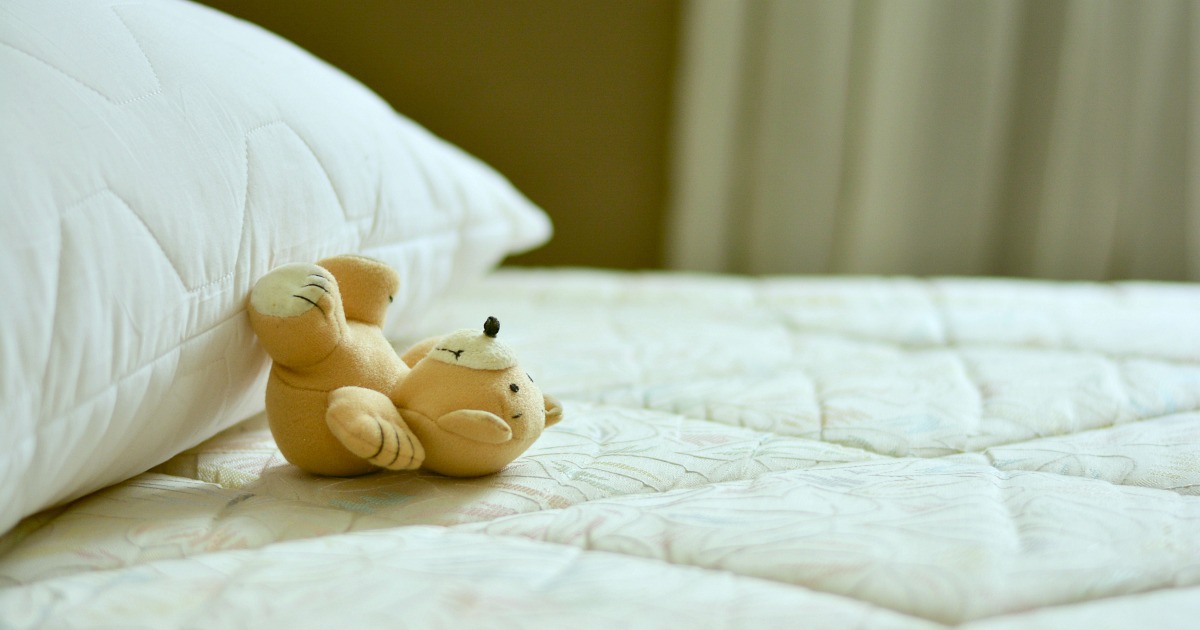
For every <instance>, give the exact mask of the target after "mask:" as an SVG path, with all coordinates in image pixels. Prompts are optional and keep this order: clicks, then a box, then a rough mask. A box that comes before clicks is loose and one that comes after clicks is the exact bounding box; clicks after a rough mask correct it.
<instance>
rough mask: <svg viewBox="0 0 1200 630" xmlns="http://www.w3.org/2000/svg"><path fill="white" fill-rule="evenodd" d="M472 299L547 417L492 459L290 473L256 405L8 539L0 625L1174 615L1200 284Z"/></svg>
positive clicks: (549, 291) (585, 289) (1199, 445)
mask: <svg viewBox="0 0 1200 630" xmlns="http://www.w3.org/2000/svg"><path fill="white" fill-rule="evenodd" d="M487 315H496V316H497V317H499V318H500V319H501V320H502V321H503V322H504V334H505V335H506V337H507V339H506V340H507V341H508V342H509V343H511V344H512V345H513V346H514V347H515V348H516V349H517V350H518V352H519V353H520V354H521V356H522V360H523V362H524V363H525V364H526V365H528V366H529V367H530V368H531V372H532V373H533V376H534V378H535V379H537V380H538V383H539V384H540V385H541V386H542V388H543V389H544V390H545V391H548V392H551V393H554V394H555V395H557V396H559V397H560V398H562V399H563V401H564V403H565V405H566V414H567V415H566V416H565V418H564V420H563V422H562V423H560V424H559V425H557V426H555V427H552V428H551V429H549V430H548V431H547V432H546V433H545V435H544V436H543V437H542V438H541V440H539V442H538V443H536V444H535V445H534V446H533V448H531V449H530V450H529V452H528V453H527V454H526V455H524V456H522V457H521V458H520V459H518V460H517V461H516V462H514V463H513V464H512V465H510V466H509V467H508V468H507V469H505V470H504V471H502V472H501V473H500V474H498V475H495V476H492V477H485V478H480V479H465V480H464V479H448V478H443V477H440V476H437V475H433V474H427V473H378V474H374V475H368V476H365V477H359V478H353V479H332V478H320V477H314V476H311V475H307V474H304V473H302V472H300V471H298V470H297V469H295V468H294V467H292V466H290V465H288V464H287V463H286V462H285V461H284V460H283V459H282V458H281V456H280V455H279V452H278V450H277V449H276V448H275V446H274V442H273V441H272V439H271V436H270V433H269V431H268V430H267V429H266V426H265V422H264V420H263V419H262V418H261V417H257V418H252V419H250V420H248V421H247V422H245V423H243V424H242V425H239V426H237V427H234V428H233V429H230V430H228V431H226V432H225V433H222V434H220V435H218V436H217V437H215V438H213V439H211V440H209V441H208V442H205V443H204V444H201V445H199V446H197V447H196V448H193V449H191V450H189V451H187V452H184V453H181V454H179V455H178V456H176V457H175V458H173V459H171V460H170V461H168V462H165V463H164V464H162V465H160V466H158V467H157V468H155V469H154V470H152V471H149V472H147V473H145V474H143V475H140V476H138V477H135V478H133V479H130V480H128V481H126V482H124V483H121V484H118V485H116V486H113V487H110V488H107V489H105V490H103V491H100V492H97V493H95V494H93V495H90V496H88V497H85V498H83V499H81V500H79V501H76V502H75V503H72V504H70V505H68V506H65V507H61V508H57V509H55V510H51V511H49V512H46V513H43V514H39V515H36V516H34V517H31V518H29V519H27V520H26V521H24V522H23V523H21V524H20V525H19V526H18V527H17V528H16V529H14V530H13V531H11V532H9V533H8V534H7V535H5V536H4V537H3V538H0V611H4V612H3V613H0V620H5V621H9V622H11V625H13V626H14V627H26V626H36V625H38V623H41V622H42V621H39V620H45V619H57V620H63V619H68V618H70V615H73V614H77V613H78V612H79V611H90V614H96V615H101V617H98V618H112V619H127V620H129V622H130V623H129V625H130V627H137V626H138V624H139V623H142V622H141V621H138V620H139V619H143V618H144V620H145V622H144V623H143V624H142V625H145V626H146V627H157V626H156V623H155V622H163V623H164V624H166V625H175V622H176V621H180V620H183V622H186V624H192V625H212V624H217V625H221V624H222V620H223V619H224V618H223V617H222V615H225V614H226V613H224V612H219V609H220V608H223V607H226V606H232V607H233V608H232V610H235V611H238V612H237V617H236V618H237V619H238V620H239V622H238V624H235V625H249V626H253V625H254V624H253V623H252V622H253V620H255V619H258V620H267V619H270V620H277V619H287V618H289V616H293V617H294V618H295V619H296V620H298V621H304V622H305V623H306V624H307V625H320V620H322V619H324V620H328V621H335V620H342V619H343V617H341V616H339V615H348V616H346V617H344V618H345V619H357V620H359V621H362V622H365V623H377V624H382V623H384V622H385V621H386V619H387V611H388V610H389V606H393V605H398V604H402V605H403V606H404V607H405V608H406V609H408V610H409V611H410V614H411V615H412V616H411V617H406V619H409V620H410V621H413V623H415V624H416V625H422V626H428V627H436V626H440V625H445V626H453V625H455V624H456V622H464V623H467V622H470V621H471V620H475V621H480V620H484V619H488V620H491V621H503V623H498V625H514V626H524V625H534V626H536V625H537V621H538V620H539V619H541V620H543V621H544V620H550V619H555V620H574V621H573V622H572V623H573V624H574V625H579V626H580V627H604V626H606V625H610V624H611V622H612V621H613V620H617V619H633V618H632V617H628V616H622V615H633V614H635V613H634V612H633V611H637V610H642V611H643V612H642V613H640V616H638V617H637V618H636V619H637V620H640V621H643V622H645V625H646V626H647V627H663V626H664V625H665V626H678V625H680V624H683V625H686V626H688V627H744V626H747V625H755V626H762V627H794V623H795V622H796V620H797V619H798V617H797V615H799V614H800V613H799V612H798V611H804V614H805V615H809V617H807V619H808V620H809V621H811V622H813V624H815V627H913V628H924V627H940V626H943V625H957V624H966V627H980V628H984V627H997V628H999V627H1072V626H1074V625H1075V624H1082V623H1088V624H1090V625H1095V623H1096V622H1097V620H1099V621H1100V622H1104V623H1108V622H1117V625H1120V623H1119V622H1120V621H1121V620H1122V619H1124V620H1127V621H1130V622H1131V623H1133V622H1137V623H1138V624H1139V625H1141V624H1142V623H1145V622H1147V621H1146V620H1153V621H1155V622H1156V623H1157V625H1158V626H1159V627H1170V626H1173V625H1178V626H1179V627H1187V625H1188V621H1189V620H1192V621H1194V620H1195V619H1196V618H1200V617H1197V615H1200V590H1198V589H1200V534H1198V533H1200V496H1198V495H1200V287H1195V286H1186V285H1170V284H1136V283H1129V284H1118V285H1095V284H1056V283H1042V282H1032V281H1006V280H965V279H964V280H938V281H919V280H909V279H889V280H883V279H805V278H767V279H744V278H729V277H708V276H690V275H672V274H622V273H606V272H590V271H515V270H514V271H502V272H500V273H497V274H495V275H494V276H492V277H491V278H489V279H488V280H487V281H486V282H484V283H482V284H481V285H479V286H476V287H472V288H471V289H469V290H467V291H464V292H462V293H460V294H458V295H457V296H455V297H453V298H452V299H450V300H448V301H446V302H445V303H443V304H442V305H441V306H439V307H438V309H437V310H435V311H434V312H431V313H429V315H428V321H427V323H426V325H425V328H426V330H427V331H429V332H433V331H435V330H437V329H435V328H434V327H433V326H432V325H430V324H429V323H428V322H436V323H438V324H439V325H440V326H442V327H443V328H442V329H443V330H444V329H445V327H446V326H447V323H449V324H448V326H449V328H454V327H459V326H462V327H469V326H473V325H474V324H475V323H477V321H478V320H480V318H481V317H483V316H487ZM401 345H403V344H402V343H401ZM289 576H291V577H290V578H289ZM297 576H299V577H297ZM314 576H326V577H328V579H321V580H318V579H315V577H314ZM162 578H170V579H167V580H164V579H162ZM330 582H332V583H333V584H334V585H333V586H330V585H329V583H330ZM321 584H324V586H323V587H322V586H321ZM369 584H383V585H386V588H387V592H389V593H392V594H393V595H392V596H391V597H390V599H389V597H387V596H384V595H382V594H378V593H373V592H370V593H369V592H368V591H370V590H371V589H368V588H366V585H369ZM322 588H324V589H325V590H321V589H322ZM329 589H333V592H334V593H341V594H343V595H344V596H345V598H347V599H355V600H356V601H358V605H357V606H355V607H354V611H353V612H348V611H343V612H341V613H338V612H337V611H338V610H341V609H340V608H336V607H335V608H334V609H332V610H327V611H324V612H322V611H321V610H316V608H319V607H317V606H315V605H313V604H312V603H311V601H312V600H311V598H316V597H325V596H326V595H325V593H326V592H327V591H328V590H329ZM401 591H402V592H403V593H402V594H397V593H399V592H401ZM134 599H137V600H138V601H141V602H143V603H145V604H146V606H148V608H146V609H144V610H143V612H141V613H139V614H137V615H132V616H129V615H126V616H125V617H120V616H116V615H118V614H119V613H120V612H121V611H122V610H124V608H123V607H127V605H128V602H130V601H133V600H134ZM214 602H219V603H220V606H219V607H214V606H213V603H214ZM264 602H269V605H268V604H266V603H264ZM264 606H265V608H264ZM639 607H640V608H639ZM10 611H12V612H11V616H9V615H10ZM147 611H148V612H147ZM621 611H626V612H621ZM126 612H127V611H126ZM228 614H230V615H233V614H234V613H228ZM103 615H110V617H104V616H103ZM139 615H140V616H139ZM272 615H274V616H272ZM322 615H326V616H322ZM487 615H494V616H492V617H489V616H487ZM1189 615H1190V616H1189ZM230 618H232V617H230ZM1088 620H1091V621H1088ZM606 621H607V623H606ZM243 622H245V623H243ZM685 622H686V623H685ZM186 624H185V625H186ZM63 625H66V626H69V625H71V624H69V623H66V624H63ZM632 625H634V626H635V627H636V626H637V625H638V623H632ZM1109 625H1111V624H1109Z"/></svg>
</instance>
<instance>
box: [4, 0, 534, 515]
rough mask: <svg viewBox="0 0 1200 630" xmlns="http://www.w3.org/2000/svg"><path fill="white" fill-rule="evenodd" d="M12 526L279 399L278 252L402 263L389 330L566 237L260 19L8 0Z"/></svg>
mask: <svg viewBox="0 0 1200 630" xmlns="http://www.w3.org/2000/svg"><path fill="white" fill-rule="evenodd" d="M0 76H3V77H4V79H3V83H4V87H3V89H2V90H0V190H3V194H2V195H0V213H2V216H0V219H2V221H0V225H2V227H0V269H2V270H3V273H4V287H5V291H6V292H5V295H6V298H5V300H4V306H3V319H2V320H0V323H2V325H0V532H2V531H4V530H7V529H9V527H11V526H12V525H13V524H14V523H15V522H16V521H17V520H18V519H20V518H21V517H24V516H26V515H28V514H31V513H33V512H36V511H38V510H40V509H43V508H46V507H48V506H51V505H54V504H57V503H61V502H63V501H66V500H69V499H72V498H74V497H78V496H81V495H83V494H85V493H87V492H90V491H93V490H96V489H98V488H101V487H103V486H105V485H108V484H111V483H114V482H117V481H119V480H122V479H125V478H128V477H130V476H132V475H134V474H137V473H138V472H140V471H143V470H145V469H147V468H150V467H152V466H154V465H156V464H158V463H159V462H162V461H163V460H165V459H167V458H169V457H171V456H172V455H173V454H174V453H177V452H179V451H181V450H183V449H185V448H188V447H190V446H191V445H194V444H196V443H198V442H200V441H202V440H204V439H205V438H207V437H209V436H211V435H213V434H214V433H216V432H217V431H219V430H221V429H223V428H225V427H228V426H229V425H231V424H233V423H234V422H236V421H237V420H239V419H241V418H244V417H246V416H248V415H250V414H252V413H254V412H256V411H257V410H258V409H260V408H261V406H262V397H263V389H262V387H263V384H264V383H265V375H266V368H267V359H266V356H265V355H264V353H263V352H262V351H261V349H260V348H258V347H257V345H256V342H255V339H254V336H253V334H252V333H251V332H250V328H249V325H248V323H247V320H246V317H245V313H244V300H245V297H246V295H247V293H248V292H249V290H250V287H251V286H252V285H253V283H254V281H255V280H256V279H257V278H258V277H260V276H261V275H262V274H264V273H266V272H267V271H268V270H269V269H271V268H272V267H274V266H276V265H279V264H283V263H287V262H292V261H311V260H315V259H317V258H320V257H322V256H327V255H330V254H336V253H339V252H359V253H362V254H365V255H368V256H373V257H376V258H379V259H382V260H384V261H386V262H388V263H390V264H392V265H393V266H395V267H396V268H397V269H398V270H399V271H400V274H401V277H402V286H401V290H400V293H399V295H397V296H396V304H395V306H394V308H393V309H392V312H391V314H390V318H391V324H390V327H389V331H388V332H389V334H392V335H397V334H401V333H403V332H404V331H403V330H402V328H403V326H404V324H405V322H406V321H409V320H411V319H412V318H411V316H412V315H413V314H414V313H416V312H418V311H420V310H421V309H422V308H423V307H424V306H425V305H426V304H427V303H428V302H429V301H430V299H431V298H433V297H435V296H437V295H438V294H439V293H441V292H442V291H443V290H444V289H446V288H447V287H448V286H449V285H451V284H454V283H456V282H458V281H462V280H466V279H469V278H470V277H472V276H477V275H480V274H482V273H483V272H484V271H485V270H486V269H487V268H489V267H490V266H493V265H495V264H496V263H497V262H498V261H499V260H500V259H502V258H503V257H504V256H505V255H506V254H508V253H512V252H516V251H520V250H523V249H527V248H530V247H533V246H535V245H538V244H540V243H541V242H542V241H544V240H545V239H546V238H548V237H549V233H550V224H549V221H548V220H547V218H546V217H545V215H544V214H543V213H542V212H541V211H540V210H538V209H537V208H536V207H534V206H533V205H532V204H530V203H529V202H528V201H527V200H526V199H525V198H524V197H522V196H521V195H520V194H519V193H518V192H517V191H516V190H514V189H513V187H512V186H511V185H509V183H508V182H507V181H506V180H504V179H503V178H502V177H500V176H499V175H497V174H496V173H495V172H494V171H492V170H491V169H490V168H488V167H487V166H485V165H483V164H481V163H480V162H478V161H476V160H475V159H473V158H471V157H469V156H467V155H466V154H464V153H463V152H461V151H459V150H457V149H455V148H454V147H451V146H449V145H447V144H446V143H444V142H442V141H440V140H439V139H437V138H435V137H433V136H432V135H431V134H429V133H428V132H426V131H425V130H423V129H422V128H420V127H419V126H417V125H416V124H414V123H412V122H410V121H408V120H406V119H404V118H402V117H401V116H399V115H397V114H396V113H395V112H393V111H392V110H391V109H390V108H389V107H388V106H387V104H386V103H384V102H383V101H382V100H380V99H379V98H378V97H377V96H375V95H374V94H372V93H371V92H370V91H369V90H367V89H366V88H364V87H363V86H362V85H360V84H358V83H356V82H355V81H354V80H352V79H350V78H348V77H347V76H345V75H344V74H342V73H340V72H338V71H337V70H335V69H333V68H331V67H329V66H327V65H325V64H323V63H322V62H320V61H318V60H317V59H314V58H313V57H311V56H310V55H308V54H307V53H305V52H303V51H301V50H299V49H297V48H296V47H294V46H293V45H291V44H289V43H288V42H285V41H283V40H281V39H279V38H277V37H275V36H273V35H271V34H269V33H266V32H264V31H262V30H260V29H259V28H257V27H255V26H252V25H250V24H246V23H244V22H240V21H238V20H236V19H234V18H231V17H229V16H226V15H223V14H221V13H218V12H215V11H213V10H211V9H207V8H204V7H201V6H197V5H193V4H188V3H185V2H180V1H169V0H161V1H154V0H134V1H130V0H120V1H119V2H114V1H108V0H104V1H97V0H54V1H48V0H10V1H8V2H5V3H3V4H2V5H0Z"/></svg>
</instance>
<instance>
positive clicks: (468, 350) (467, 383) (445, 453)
mask: <svg viewBox="0 0 1200 630" xmlns="http://www.w3.org/2000/svg"><path fill="white" fill-rule="evenodd" d="M499 332H500V322H499V321H497V320H496V319H495V318H494V317H489V318H488V319H487V321H486V322H485V323H484V327H483V331H482V332H480V331H478V330H460V331H458V332H455V333H451V334H449V335H446V336H445V337H442V338H440V339H438V340H436V341H435V342H434V343H433V344H432V347H430V349H429V350H428V353H427V354H426V355H425V356H424V358H422V359H421V360H420V361H418V362H417V363H416V365H414V366H413V368H412V370H411V371H410V372H409V374H408V376H407V377H406V378H405V379H404V382H403V383H401V385H400V388H399V390H398V391H397V402H398V405H399V409H400V415H401V416H402V417H403V418H404V421H405V424H407V425H408V427H409V428H410V429H411V430H412V432H413V433H414V434H415V435H416V436H417V438H418V439H419V440H420V441H421V444H422V445H424V448H425V462H424V464H423V466H422V467H423V468H426V469H428V470H432V471H434V472H438V473H441V474H444V475H451V476H455V477H474V476H479V475H486V474H490V473H494V472H497V471H499V470H500V469H502V468H504V466H506V465H507V464H508V463H509V462H511V461H512V460H514V459H516V458H517V456H519V455H521V453H524V452H525V450H526V449H528V448H529V446H530V445H531V444H533V442H534V440H536V439H537V438H538V437H539V436H540V435H541V434H542V430H543V429H545V428H546V427H548V426H550V425H553V424H554V423H556V422H558V421H559V420H560V419H561V418H562V405H561V404H560V403H559V402H558V400H557V399H555V398H554V397H553V396H549V395H547V394H543V393H542V391H541V390H540V389H539V388H538V386H537V384H536V383H534V382H533V379H532V378H531V377H530V376H529V374H527V373H526V372H525V371H524V370H523V369H522V368H521V366H520V365H519V364H518V363H517V359H516V356H515V355H514V354H513V352H512V350H511V349H510V348H509V347H508V346H507V345H505V344H504V343H502V342H501V341H499V340H498V339H497V338H496V337H497V335H498V334H499Z"/></svg>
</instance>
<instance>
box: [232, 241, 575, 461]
mask: <svg viewBox="0 0 1200 630" xmlns="http://www.w3.org/2000/svg"><path fill="white" fill-rule="evenodd" d="M398 285H399V279H398V277H397V275H396V273H395V271H394V270H392V269H391V268H390V267H388V266H387V265H384V264H383V263H380V262H377V261H374V260H371V259H369V258H363V257H359V256H337V257H334V258H327V259H325V260H322V261H320V263H319V264H316V265H304V264H291V265H284V266H282V267H279V268H277V269H275V270H273V271H272V272H271V273H269V274H267V275H266V276H264V277H263V278H262V279H261V280H259V282H258V283H257V284H256V285H255V287H254V290H253V291H252V292H251V295H250V299H249V300H248V305H247V310H248V311H249V313H250V323H251V325H252V326H253V328H254V331H255V333H257V334H258V338H259V340H260V341H261V342H262V345H263V347H264V348H265V349H266V350H267V353H268V354H270V355H271V357H272V358H273V359H274V364H273V365H272V367H271V375H270V378H269V380H268V382H267V400H266V403H267V419H268V422H269V424H270V427H271V433H272V435H274V437H275V441H276V443H277V444H278V445H279V450H280V452H282V453H283V456H284V457H286V458H287V460H288V461H289V462H291V463H292V464H295V465H296V466H298V467H300V468H302V469H304V470H307V471H309V472H312V473H317V474H321V475H335V476H349V475H361V474H364V473H368V472H371V471H374V470H376V469H378V468H380V467H382V468H387V469H389V470H413V469H416V468H418V467H422V466H424V467H425V468H427V469H429V470H432V471H434V472H438V473H441V474H444V475H451V476H456V477H474V476H479V475H487V474H491V473H494V472H498V471H499V470H500V469H502V468H504V467H505V466H506V465H508V463H509V462H511V461H512V460H514V459H516V458H517V457H518V456H519V455H520V454H521V453H524V452H525V450H526V449H527V448H529V445H530V444H533V442H534V440H536V439H537V438H538V436H540V435H541V434H542V430H543V429H544V428H545V427H546V426H548V425H551V424H554V423H555V422H558V420H559V418H561V416H562V406H561V405H560V404H559V403H558V401H557V400H555V399H554V398H552V397H550V396H544V395H543V394H542V392H541V390H539V389H538V387H537V385H535V384H534V383H533V380H532V379H531V378H530V377H529V375H528V374H526V373H525V371H524V370H522V369H521V367H520V366H519V365H517V364H516V358H515V356H514V355H513V354H512V351H511V350H510V349H508V348H507V347H506V346H505V345H504V344H502V343H501V342H499V341H497V340H496V338H495V337H496V334H497V333H498V331H499V322H498V321H496V320H495V319H493V318H489V319H488V321H487V322H486V323H485V325H484V329H483V331H481V332H475V331H470V330H460V331H458V332H455V333H451V334H450V335H446V336H445V337H439V338H432V339H426V340H425V341H422V342H420V343H418V344H416V345H415V346H413V347H412V348H410V349H409V350H408V351H407V352H406V353H404V355H403V357H401V356H399V355H397V354H396V352H395V350H394V349H393V348H392V346H391V344H390V343H388V341H387V339H386V338H384V336H383V330H382V325H383V320H384V316H385V315H386V312H387V307H388V304H389V303H390V302H391V296H392V295H393V294H394V293H395V291H396V290H397V288H398ZM501 359H503V360H502V361H501ZM493 365H497V366H499V365H503V366H504V367H503V369H480V366H484V367H491V366H493ZM410 366H412V368H411V369H410Z"/></svg>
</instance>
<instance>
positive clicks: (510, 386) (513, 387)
mask: <svg viewBox="0 0 1200 630" xmlns="http://www.w3.org/2000/svg"><path fill="white" fill-rule="evenodd" d="M508 388H509V389H511V390H512V391H513V393H514V394H515V393H517V392H519V391H521V388H520V387H517V384H516V383H509V385H508Z"/></svg>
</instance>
